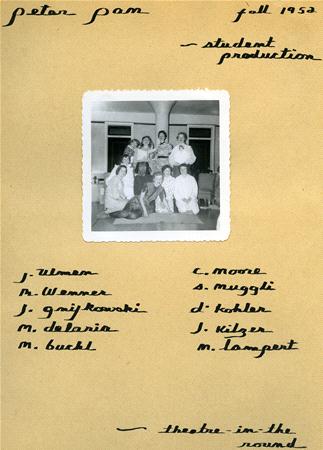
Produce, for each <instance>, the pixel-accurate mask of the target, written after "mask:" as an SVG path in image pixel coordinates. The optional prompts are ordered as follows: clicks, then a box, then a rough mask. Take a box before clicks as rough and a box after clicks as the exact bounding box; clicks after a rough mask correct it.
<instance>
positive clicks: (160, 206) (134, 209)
mask: <svg viewBox="0 0 323 450" xmlns="http://www.w3.org/2000/svg"><path fill="white" fill-rule="evenodd" d="M162 181H163V176H162V174H161V173H160V172H156V173H155V174H154V178H153V181H152V182H148V183H147V184H146V186H144V188H143V190H142V191H141V193H140V195H135V196H134V197H133V198H132V199H131V200H129V201H128V202H127V204H126V205H125V207H124V208H123V210H122V211H116V212H113V213H112V214H110V215H111V217H123V218H125V219H138V217H142V216H145V217H147V216H148V215H149V214H151V213H153V212H170V211H169V208H168V207H167V202H166V201H165V199H166V194H165V191H164V188H163V187H162Z"/></svg>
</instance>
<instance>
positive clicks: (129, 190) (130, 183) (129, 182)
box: [105, 154, 134, 200]
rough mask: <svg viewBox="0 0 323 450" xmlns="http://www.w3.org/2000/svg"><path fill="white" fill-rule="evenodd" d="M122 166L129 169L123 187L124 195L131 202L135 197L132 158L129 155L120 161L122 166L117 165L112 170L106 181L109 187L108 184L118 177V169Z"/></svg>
mask: <svg viewBox="0 0 323 450" xmlns="http://www.w3.org/2000/svg"><path fill="white" fill-rule="evenodd" d="M120 165H123V166H126V167H127V174H126V176H125V177H124V178H123V180H122V181H123V187H124V193H125V196H126V197H127V199H128V200H129V199H130V198H132V197H133V196H134V191H133V187H134V175H133V167H132V165H131V164H130V157H129V156H127V155H125V154H124V155H123V156H122V158H121V161H120V164H116V165H115V166H114V167H113V169H112V170H111V173H110V175H109V176H108V177H107V178H106V179H105V184H106V186H107V185H108V182H109V181H110V180H111V178H112V177H114V176H115V175H116V171H117V168H118V167H120Z"/></svg>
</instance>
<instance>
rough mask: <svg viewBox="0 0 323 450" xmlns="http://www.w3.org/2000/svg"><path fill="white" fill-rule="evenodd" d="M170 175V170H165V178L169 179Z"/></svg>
mask: <svg viewBox="0 0 323 450" xmlns="http://www.w3.org/2000/svg"><path fill="white" fill-rule="evenodd" d="M170 174H171V171H170V168H169V167H167V168H166V169H165V170H164V176H165V177H169V176H170Z"/></svg>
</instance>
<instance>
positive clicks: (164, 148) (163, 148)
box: [156, 130, 173, 171]
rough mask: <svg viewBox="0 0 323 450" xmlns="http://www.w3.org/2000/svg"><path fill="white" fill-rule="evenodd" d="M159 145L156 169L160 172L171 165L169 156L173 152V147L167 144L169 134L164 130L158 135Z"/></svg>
mask: <svg viewBox="0 0 323 450" xmlns="http://www.w3.org/2000/svg"><path fill="white" fill-rule="evenodd" d="M158 141H159V143H158V145H157V149H156V150H157V155H156V169H157V170H158V171H160V170H163V166H166V165H168V164H169V159H168V158H169V155H170V154H171V152H172V149H173V146H172V144H169V143H168V142H167V133H166V131H164V130H160V131H159V133H158Z"/></svg>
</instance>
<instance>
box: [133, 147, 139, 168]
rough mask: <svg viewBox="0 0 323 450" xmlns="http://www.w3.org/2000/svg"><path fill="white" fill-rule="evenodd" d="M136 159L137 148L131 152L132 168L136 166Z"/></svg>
mask: <svg viewBox="0 0 323 450" xmlns="http://www.w3.org/2000/svg"><path fill="white" fill-rule="evenodd" d="M137 159H138V149H137V148H136V149H135V151H134V154H133V161H132V164H133V167H134V168H136V165H137V162H138V161H137Z"/></svg>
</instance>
